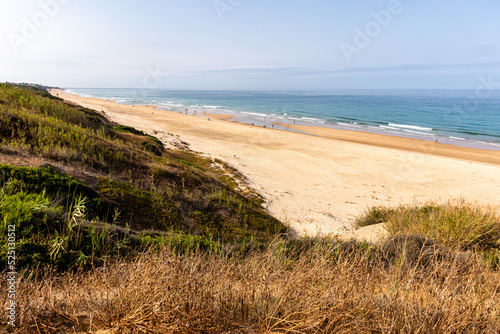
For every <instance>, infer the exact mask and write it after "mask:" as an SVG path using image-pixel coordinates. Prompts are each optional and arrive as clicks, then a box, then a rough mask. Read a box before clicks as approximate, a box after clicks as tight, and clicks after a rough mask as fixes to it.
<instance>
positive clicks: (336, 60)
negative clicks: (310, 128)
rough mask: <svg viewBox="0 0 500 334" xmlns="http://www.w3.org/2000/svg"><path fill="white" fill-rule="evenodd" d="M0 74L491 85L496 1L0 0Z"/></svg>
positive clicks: (189, 85) (174, 83) (273, 84)
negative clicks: (0, 8) (0, 0)
mask: <svg viewBox="0 0 500 334" xmlns="http://www.w3.org/2000/svg"><path fill="white" fill-rule="evenodd" d="M3 9H4V10H3V11H2V13H1V14H0V31H1V35H2V39H1V41H0V60H1V63H2V70H1V72H0V74H1V75H0V81H12V82H33V83H40V84H45V85H51V86H59V87H64V88H66V87H75V88H76V87H79V88H137V87H140V88H141V89H149V88H162V89H185V90H277V91H278V90H300V91H301V90H335V89H476V88H477V87H478V86H482V87H485V86H486V87H487V88H488V89H490V90H493V89H497V88H498V87H500V73H499V72H500V71H499V70H498V69H499V68H500V39H499V38H498V36H497V35H498V34H497V33H496V32H497V31H498V30H499V28H500V21H499V20H498V19H497V18H498V14H500V3H498V2H496V1H493V0H481V1H476V2H474V3H473V2H460V3H456V2H452V1H449V0H447V1H441V2H439V3H435V2H430V1H420V2H415V1H411V0H390V1H368V0H363V1H359V2H356V3H344V2H340V1H329V2H326V3H325V2H322V1H313V2H307V3H304V2H302V1H298V0H290V1H284V0H278V1H273V2H264V1H258V0H255V1H245V0H207V1H190V2H173V1H148V2H142V3H138V2H135V1H130V0H126V1H121V2H119V3H117V2H105V3H103V2H100V1H96V0H89V1H85V2H79V1H74V0H37V1H35V0H29V1H23V2H15V3H13V2H9V3H4V4H3Z"/></svg>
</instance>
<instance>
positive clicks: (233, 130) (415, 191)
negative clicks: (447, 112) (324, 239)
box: [52, 90, 500, 235]
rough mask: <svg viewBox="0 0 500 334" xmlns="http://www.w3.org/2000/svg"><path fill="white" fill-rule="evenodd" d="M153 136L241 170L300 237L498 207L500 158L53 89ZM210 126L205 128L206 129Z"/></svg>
mask: <svg viewBox="0 0 500 334" xmlns="http://www.w3.org/2000/svg"><path fill="white" fill-rule="evenodd" d="M52 94H53V95H56V96H59V97H61V98H64V99H65V100H68V101H72V102H75V103H77V104H80V105H82V106H84V107H88V108H92V109H96V110H99V111H103V112H104V113H105V114H106V115H107V116H108V117H109V118H110V119H111V120H113V121H115V122H118V123H120V124H123V125H129V126H133V127H135V128H137V129H139V130H143V131H145V132H147V133H150V134H154V135H155V136H157V137H158V138H159V139H160V140H162V141H163V142H165V143H166V144H167V146H168V145H172V146H176V147H189V148H190V149H192V150H194V151H198V152H203V153H205V154H208V155H210V156H212V157H217V158H220V159H222V160H224V161H226V162H228V163H229V164H231V165H233V166H234V167H235V168H237V169H238V170H239V171H241V172H242V173H243V174H244V175H245V176H246V177H247V178H248V180H249V182H250V186H251V187H253V188H254V189H255V190H257V191H258V192H259V193H261V195H262V196H264V198H265V199H266V203H265V206H266V209H267V210H268V212H269V213H270V214H272V215H273V216H275V217H276V218H278V219H280V220H281V221H283V222H284V223H287V224H289V225H290V227H291V228H292V229H293V231H295V232H296V233H297V234H298V235H305V234H308V235H316V234H318V233H322V234H329V233H335V234H338V233H344V232H346V231H348V230H351V229H352V228H353V226H352V222H353V220H354V219H355V218H356V217H357V216H359V215H361V214H362V213H363V212H364V211H365V210H367V209H368V208H370V207H372V206H397V205H401V204H422V203H426V202H429V201H435V202H437V203H443V202H446V201H448V200H450V199H452V200H453V199H465V200H466V201H470V202H473V203H477V204H479V205H484V206H487V205H491V206H493V207H495V208H496V209H498V208H499V207H500V151H487V150H477V149H469V148H461V147H456V146H451V145H443V144H439V143H434V142H427V141H421V140H414V139H407V138H399V137H392V136H383V135H377V134H369V133H361V132H354V131H342V130H333V129H327V128H320V127H306V126H293V128H294V129H296V130H300V131H303V132H307V133H310V134H312V135H306V134H302V133H295V132H288V131H282V130H272V129H265V128H261V127H254V126H250V125H247V124H238V123H235V122H228V121H227V119H228V118H230V116H225V115H205V116H203V115H197V116H195V115H185V114H181V113H175V112H168V111H162V110H156V109H155V108H154V107H151V106H133V107H132V106H127V105H121V104H117V103H114V102H112V101H105V100H100V99H95V98H84V97H80V96H76V95H70V94H65V93H64V91H62V90H52ZM208 117H210V119H211V121H208V120H207V119H208Z"/></svg>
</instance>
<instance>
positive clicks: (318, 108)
mask: <svg viewBox="0 0 500 334" xmlns="http://www.w3.org/2000/svg"><path fill="white" fill-rule="evenodd" d="M68 92H69V93H74V94H78V95H82V96H89V97H98V98H102V99H107V100H113V101H116V102H118V103H122V104H128V105H139V104H148V105H155V106H158V108H159V109H162V110H170V111H176V112H183V113H185V112H186V110H187V112H188V113H189V114H193V113H195V112H196V113H197V114H200V113H203V112H209V113H221V114H231V115H234V118H233V119H232V120H233V121H237V122H244V123H249V124H251V123H253V124H255V125H259V126H266V127H272V126H273V125H272V123H282V124H293V123H295V124H297V125H314V126H324V127H330V128H335V129H343V130H352V131H364V132H372V133H380V134H386V135H391V136H399V137H408V138H416V139H424V140H429V141H435V140H436V139H437V140H438V141H439V142H441V143H447V144H453V145H457V146H464V147H474V148H482V149H488V150H500V94H499V93H498V92H496V91H493V92H488V91H483V92H476V91H474V90H342V91H340V90H339V91H316V92H312V91H308V92H304V91H301V92H264V91H176V90H142V89H87V88H72V89H69V90H68ZM274 127H275V128H281V127H278V126H274Z"/></svg>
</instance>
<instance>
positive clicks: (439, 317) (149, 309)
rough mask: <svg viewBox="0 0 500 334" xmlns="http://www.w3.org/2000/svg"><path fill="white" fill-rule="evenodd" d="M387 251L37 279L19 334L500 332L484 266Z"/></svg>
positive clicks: (264, 254)
mask: <svg viewBox="0 0 500 334" xmlns="http://www.w3.org/2000/svg"><path fill="white" fill-rule="evenodd" d="M393 242H395V241H393ZM381 249H382V248H381ZM381 249H378V248H373V249H371V250H370V251H368V249H367V248H366V247H365V246H362V245H357V244H339V243H335V242H331V241H326V240H323V241H322V240H303V241H294V242H283V241H277V242H275V243H272V244H271V245H269V247H268V248H267V249H265V250H264V251H261V252H260V251H257V252H254V253H251V254H248V255H247V256H246V257H245V258H239V257H227V256H226V255H224V253H223V252H220V253H213V254H212V255H208V254H207V253H194V254H191V255H190V256H182V255H175V254H174V253H173V252H172V251H171V250H170V249H169V248H164V249H163V250H161V251H159V252H158V251H156V250H150V251H148V252H146V253H144V254H142V255H141V256H139V257H137V258H136V259H135V260H134V261H131V262H124V261H119V262H117V263H113V264H111V265H110V266H109V267H106V268H101V269H96V270H93V271H90V272H82V273H69V274H67V275H63V276H58V275H54V274H53V273H52V272H46V273H45V274H44V275H43V277H39V278H35V277H34V276H33V275H32V276H30V275H29V274H28V273H26V274H25V275H24V276H23V278H22V279H21V281H20V283H19V287H18V295H19V299H18V305H19V309H20V310H22V312H21V314H20V326H19V328H18V332H19V333H21V332H22V333H26V332H41V333H51V332H57V331H63V332H64V331H67V332H70V331H73V330H74V331H89V332H106V333H145V332H155V333H208V332H210V333H228V332H237V333H244V332H245V333H246V332H249V333H498V332H499V331H500V302H499V300H500V295H499V292H500V273H498V272H493V271H489V270H486V269H485V268H484V266H482V264H481V260H480V259H479V258H477V257H476V256H474V255H473V254H469V256H467V257H465V258H466V260H464V256H463V255H462V254H458V253H453V254H452V253H450V254H449V255H448V256H447V257H444V258H443V257H442V256H437V255H436V256H432V257H431V258H430V260H429V261H427V262H426V263H425V265H423V264H422V262H421V259H422V257H424V256H425V255H424V254H423V253H420V254H419V256H417V258H415V259H409V260H408V261H410V262H408V266H401V265H400V262H398V261H394V260H392V258H390V257H387V252H384V251H382V250H381ZM436 254H437V253H436ZM403 257H404V255H403ZM387 263H389V265H387ZM2 289H4V288H3V287H2ZM5 295H6V294H5V293H2V294H1V297H0V298H5ZM0 302H5V300H0Z"/></svg>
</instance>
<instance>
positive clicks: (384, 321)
mask: <svg viewBox="0 0 500 334" xmlns="http://www.w3.org/2000/svg"><path fill="white" fill-rule="evenodd" d="M153 135H154V134H153ZM153 135H151V134H146V133H144V132H142V131H139V130H136V129H134V128H131V127H128V126H123V125H120V124H113V123H112V122H110V121H109V120H108V119H107V118H106V117H105V115H103V114H102V113H99V112H97V111H94V110H89V109H86V108H82V107H80V106H76V105H72V104H70V103H67V102H65V101H62V100H60V99H57V98H55V97H52V96H51V95H50V94H48V93H47V91H46V90H45V88H44V87H42V86H32V85H23V86H19V85H13V84H0V186H1V188H0V223H1V224H0V271H2V275H3V276H4V277H6V278H7V277H8V275H9V274H8V273H9V272H11V271H12V268H11V266H10V264H9V256H8V255H9V254H10V253H9V247H8V245H9V243H11V241H12V240H11V239H9V237H8V236H9V235H10V234H9V232H10V231H11V230H12V226H15V254H16V259H15V271H16V272H17V274H16V278H17V284H16V298H15V300H16V320H15V324H16V326H11V325H9V323H8V322H9V319H8V318H7V317H6V315H7V313H5V316H4V315H2V316H0V319H1V320H0V328H3V329H5V331H7V332H13V333H87V332H90V333H230V332H231V333H498V332H500V271H499V268H500V218H499V216H498V214H497V212H496V211H495V210H494V209H491V208H490V209H488V208H480V207H477V206H475V205H473V204H470V203H464V202H461V201H455V202H453V201H451V202H449V203H448V204H446V205H435V204H428V205H426V206H420V207H410V206H408V207H397V208H372V209H370V210H369V211H368V212H366V213H365V214H363V215H362V216H360V217H359V218H358V220H357V222H356V224H357V225H358V226H360V227H361V226H367V225H371V224H377V223H382V222H383V223H385V224H386V228H387V230H388V231H389V237H387V239H386V240H382V241H381V242H380V243H377V244H373V245H372V244H367V243H363V242H356V241H347V242H346V241H341V240H339V239H338V238H336V237H335V236H328V237H315V238H301V239H292V238H290V236H289V235H288V233H287V228H286V226H285V225H284V224H283V223H282V222H280V221H278V220H276V219H275V218H273V217H271V216H270V215H268V214H267V213H266V212H265V210H264V209H263V207H262V204H263V200H262V198H261V197H260V196H259V195H258V194H257V193H256V192H255V191H253V190H251V189H250V188H249V187H246V186H245V179H244V177H243V176H242V175H241V174H239V173H238V172H237V171H236V170H234V169H233V168H232V167H231V166H230V165H228V164H226V163H224V162H223V161H220V160H214V159H212V158H209V157H206V156H204V155H202V154H199V153H196V152H192V151H190V150H187V149H183V150H177V149H176V150H173V149H167V148H165V147H164V146H163V144H162V142H161V141H159V140H158V139H157V138H155V137H154V136H153ZM0 290H1V291H0V303H1V304H2V306H3V309H6V308H7V306H8V305H9V303H10V302H11V298H9V297H8V296H9V293H8V291H7V290H8V287H7V286H6V285H1V287H0Z"/></svg>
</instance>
